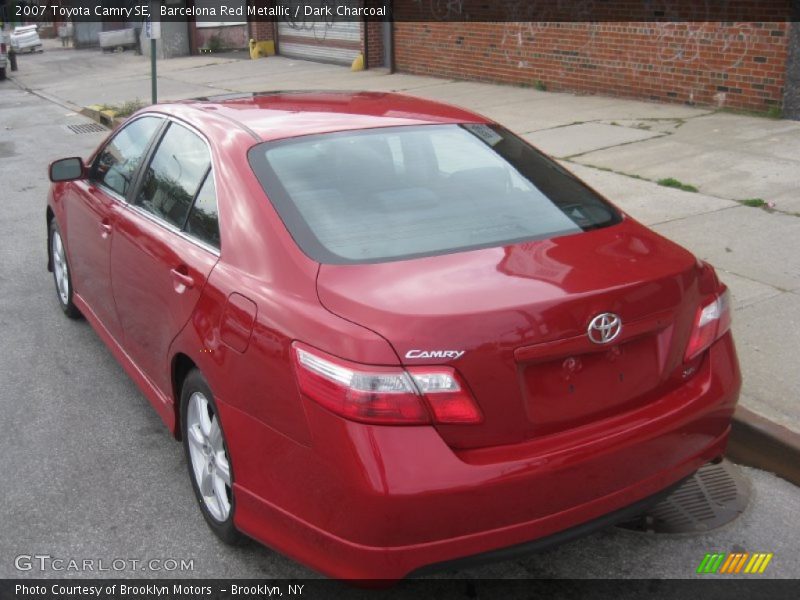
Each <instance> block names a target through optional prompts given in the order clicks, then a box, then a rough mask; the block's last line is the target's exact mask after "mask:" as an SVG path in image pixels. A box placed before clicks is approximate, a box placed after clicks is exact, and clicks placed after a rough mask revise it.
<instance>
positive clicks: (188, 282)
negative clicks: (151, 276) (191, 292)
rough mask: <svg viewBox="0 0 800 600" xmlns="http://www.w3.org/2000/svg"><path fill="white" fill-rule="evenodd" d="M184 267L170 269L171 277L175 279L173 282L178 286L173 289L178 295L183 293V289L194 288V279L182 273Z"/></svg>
mask: <svg viewBox="0 0 800 600" xmlns="http://www.w3.org/2000/svg"><path fill="white" fill-rule="evenodd" d="M183 269H185V267H176V268H175V269H172V270H171V271H170V273H172V277H173V278H174V279H175V282H176V283H177V284H178V285H177V286H176V287H175V291H176V292H178V293H179V294H181V293H183V291H184V290H183V288H185V289H191V288H193V287H194V278H192V276H191V275H188V274H186V273H184V272H183Z"/></svg>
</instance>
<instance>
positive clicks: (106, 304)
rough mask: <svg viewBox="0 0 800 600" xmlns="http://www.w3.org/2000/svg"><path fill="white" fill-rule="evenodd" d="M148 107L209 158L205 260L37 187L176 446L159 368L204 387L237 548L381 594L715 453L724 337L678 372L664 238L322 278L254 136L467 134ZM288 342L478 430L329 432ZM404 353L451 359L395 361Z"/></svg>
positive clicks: (305, 110) (289, 102) (334, 420)
mask: <svg viewBox="0 0 800 600" xmlns="http://www.w3.org/2000/svg"><path fill="white" fill-rule="evenodd" d="M146 112H147V113H148V114H161V115H163V116H169V118H171V119H175V120H178V121H182V122H185V123H187V124H188V125H190V126H192V127H194V128H196V129H197V130H199V131H201V132H202V133H203V135H204V137H205V138H206V140H207V141H208V143H209V146H210V148H211V152H212V164H213V169H214V173H215V178H216V182H217V190H216V193H217V198H218V208H219V222H220V230H221V238H222V249H221V252H220V253H219V255H217V254H215V253H213V252H209V251H208V250H206V249H204V248H202V247H200V246H198V245H196V244H194V243H192V242H191V241H189V240H187V239H184V238H183V237H181V236H178V235H176V234H175V233H174V232H172V231H170V230H169V229H167V228H165V227H163V226H161V225H160V224H159V223H157V222H155V221H153V220H151V219H148V218H145V217H143V216H142V215H141V214H140V213H138V212H136V211H134V210H132V209H131V208H130V207H128V206H125V205H123V204H122V203H119V202H117V201H116V200H114V199H113V198H108V197H103V192H102V190H100V189H98V188H97V187H95V186H94V185H93V184H91V183H88V182H87V181H84V180H80V181H77V182H69V183H57V184H54V185H53V187H52V190H51V195H50V199H49V207H50V210H51V211H52V214H53V216H54V218H55V219H56V220H57V222H58V223H59V226H60V228H61V229H62V231H63V232H64V234H65V239H66V247H67V248H66V249H67V254H68V258H69V261H70V264H71V265H72V273H73V287H74V290H75V303H76V305H77V306H78V308H79V309H80V310H81V311H82V312H83V313H84V315H85V316H86V317H87V319H88V320H89V322H90V323H91V324H92V326H93V327H94V328H95V329H96V330H97V331H98V333H99V334H100V336H101V337H102V339H103V340H104V341H105V342H106V343H107V344H108V345H109V347H110V348H111V349H112V351H113V352H114V354H115V356H116V357H117V358H118V359H119V360H120V362H121V363H122V364H123V366H124V367H125V369H126V371H127V372H128V373H129V374H130V375H131V376H132V377H133V379H134V380H135V381H136V382H137V384H139V386H140V387H141V388H142V390H143V391H144V393H145V394H146V395H147V396H148V398H149V399H150V401H151V402H152V403H153V405H154V406H155V407H156V409H157V410H158V411H159V414H160V415H161V416H162V418H163V419H164V421H165V423H166V424H167V426H168V427H169V428H170V429H171V430H172V432H173V433H174V434H176V435H177V434H178V431H179V427H178V420H179V418H180V416H179V414H178V408H177V404H178V401H177V399H178V398H179V386H180V381H179V380H177V378H176V373H179V372H180V366H181V365H185V364H187V363H189V364H193V365H194V366H196V367H197V368H198V369H200V370H201V371H202V372H203V374H204V375H205V377H206V379H207V380H208V382H209V385H210V387H211V389H212V390H213V392H214V395H215V399H216V404H217V406H218V409H219V416H220V420H221V422H222V424H223V429H224V430H225V432H226V437H227V443H228V450H229V453H230V460H231V465H232V468H233V472H234V499H235V513H234V523H235V524H236V526H237V527H238V528H239V529H240V530H242V531H243V532H245V533H247V534H248V535H250V536H252V537H254V538H256V539H257V540H259V541H261V542H263V543H265V544H267V545H269V546H272V547H274V548H276V549H278V550H280V551H281V552H284V553H286V554H288V555H290V556H292V557H294V558H296V559H297V560H300V561H302V562H304V563H305V564H308V565H310V566H312V567H313V568H315V569H318V570H319V571H321V572H323V573H326V574H328V575H331V576H335V577H353V578H389V579H394V578H399V577H403V576H404V575H406V574H408V573H409V572H411V571H413V570H415V569H417V568H420V567H423V566H425V565H429V564H431V563H438V562H442V561H447V560H452V559H455V558H459V557H464V556H469V555H472V554H475V553H480V552H485V551H490V550H494V549H497V548H502V547H506V546H510V545H514V544H518V543H521V542H525V541H528V540H532V539H536V538H540V537H543V536H547V535H550V534H552V533H554V532H558V531H561V530H564V529H567V528H570V527H572V526H575V525H578V524H581V523H585V522H587V521H590V520H592V519H594V518H597V517H599V516H601V515H603V514H606V513H608V512H611V511H614V510H616V509H618V508H621V507H624V506H627V505H629V504H631V503H633V502H636V501H638V500H641V499H643V498H646V497H647V496H650V495H652V494H654V493H656V492H658V491H660V490H663V489H665V488H667V487H668V486H670V485H671V484H674V483H675V482H677V481H679V480H680V479H682V478H684V477H686V476H687V475H689V474H691V473H692V472H693V471H694V470H696V469H697V468H698V467H700V466H701V465H702V464H703V463H705V462H707V461H709V460H712V459H714V458H716V457H718V456H720V455H721V454H722V453H723V451H724V448H725V444H726V441H727V436H728V433H729V428H730V420H731V417H732V414H733V411H734V408H735V404H736V400H737V396H738V392H739V388H740V384H741V381H740V373H739V368H738V363H737V359H736V353H735V349H734V345H733V340H732V337H731V334H730V333H726V334H725V335H723V336H722V337H721V338H720V339H718V340H717V341H716V342H715V343H714V344H713V345H712V346H711V347H710V348H709V349H708V350H707V351H706V352H704V353H703V355H702V356H701V357H699V358H698V359H695V360H694V361H692V362H691V364H689V365H687V364H685V363H684V362H683V353H684V350H685V348H686V343H687V341H688V339H689V336H690V333H691V330H692V327H693V323H694V319H695V315H696V311H697V309H698V306H700V304H701V303H702V302H703V301H704V300H705V299H707V298H708V296H709V295H713V294H715V293H717V292H718V291H719V287H720V284H719V283H718V281H717V279H716V277H715V276H714V275H713V272H712V271H711V270H710V268H709V267H707V266H705V265H703V264H701V263H699V262H698V261H697V260H696V259H695V258H694V257H692V255H691V254H689V253H688V252H686V251H685V250H683V249H681V248H680V247H678V246H676V245H675V244H673V243H672V242H670V241H668V240H666V239H664V238H662V237H660V236H658V235H657V234H655V233H653V232H651V231H649V230H647V229H646V228H645V227H643V226H642V225H640V224H638V223H636V222H635V221H634V220H633V219H630V218H629V217H627V216H626V217H625V218H624V219H623V221H622V222H621V223H620V224H618V225H614V226H611V227H607V228H604V229H598V230H594V231H589V232H585V233H580V234H576V235H569V236H563V237H557V238H552V239H545V240H539V241H534V242H526V243H521V244H513V245H509V246H505V247H497V248H489V249H482V250H474V251H469V252H458V253H453V254H445V255H440V256H431V257H428V258H417V259H413V260H400V261H393V262H388V263H383V264H363V265H320V264H319V263H317V262H315V261H313V260H312V259H311V258H309V257H308V256H306V255H305V254H304V253H303V252H302V251H301V250H300V248H299V247H298V245H297V244H296V243H295V241H294V240H293V238H292V236H291V235H290V233H289V231H288V230H287V228H286V227H285V226H284V224H283V222H282V221H281V219H280V217H279V215H278V213H277V212H276V211H275V209H274V208H273V206H272V205H271V203H270V202H269V200H268V198H267V197H266V194H265V192H264V190H263V188H262V187H261V185H260V183H259V181H258V180H257V178H256V176H255V175H254V173H253V171H252V169H251V168H250V166H249V164H248V162H247V151H248V149H249V148H251V147H252V146H253V145H255V144H256V143H258V142H259V141H264V140H275V139H281V138H285V137H293V136H298V135H306V134H311V133H324V132H329V131H340V130H347V129H363V128H369V127H385V126H395V125H409V124H433V123H467V122H471V123H488V121H487V120H486V119H484V118H483V117H480V116H478V115H475V114H473V113H469V112H467V111H464V110H461V109H457V108H453V107H448V106H445V105H442V104H438V103H434V102H428V101H424V100H418V99H414V98H410V97H406V96H399V95H393V94H369V93H362V94H351V93H314V94H311V93H309V94H272V95H263V96H254V97H249V96H248V97H246V98H232V99H228V100H226V101H224V102H216V101H211V100H209V101H199V102H195V103H179V104H174V105H167V106H157V107H153V108H152V109H147V110H146ZM108 226H110V230H109V227H108ZM601 266H602V268H601ZM175 270H177V271H178V275H176V274H175V273H173V271H175ZM188 280H191V282H190V283H191V285H185V284H186V283H187V281H188ZM431 281H436V282H437V285H430V282H431ZM603 311H614V312H616V313H618V314H620V315H621V316H622V318H623V320H624V321H625V323H626V324H627V327H626V330H625V333H624V335H623V336H622V337H621V338H620V341H619V343H617V344H614V345H613V346H612V347H597V346H593V345H592V344H591V343H590V342H588V340H587V338H586V323H587V317H590V316H592V315H594V314H597V313H599V312H603ZM297 340H299V341H302V342H304V343H305V344H308V345H310V346H312V347H315V348H318V349H320V350H322V351H324V352H325V353H328V354H330V355H333V356H336V357H341V358H342V359H346V360H348V361H352V362H354V363H363V364H365V365H393V366H401V365H417V364H422V365H424V364H447V365H450V366H452V367H455V368H456V369H457V370H458V372H459V373H460V374H461V375H462V376H463V377H464V379H465V381H466V382H467V384H468V386H469V387H470V389H471V391H472V393H473V395H474V397H475V400H476V402H477V403H478V405H479V406H480V409H481V411H482V412H483V415H484V420H483V422H482V423H480V424H474V425H424V426H378V425H370V424H364V423H357V422H352V421H348V420H345V419H343V418H342V417H339V416H337V415H335V414H333V413H331V412H329V411H327V410H326V409H324V408H322V407H321V406H320V405H319V404H317V403H316V402H314V401H313V400H311V399H309V398H307V397H305V396H304V395H303V394H301V393H300V391H299V388H298V384H297V381H296V377H295V373H294V370H293V363H292V356H293V355H292V353H293V348H292V343H293V342H295V341H297ZM420 348H447V349H454V350H459V351H462V350H463V351H465V354H464V355H463V356H461V357H460V358H459V359H450V358H446V359H427V360H417V359H413V358H407V357H406V354H407V353H408V352H409V351H410V350H414V349H420ZM575 357H577V364H576V361H575ZM571 359H572V360H571ZM598 389H600V390H601V392H600V393H598ZM548 397H550V398H558V399H559V400H558V402H552V401H551V402H548V401H547V398H548Z"/></svg>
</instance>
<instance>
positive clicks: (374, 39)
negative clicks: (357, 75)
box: [361, 21, 388, 68]
mask: <svg viewBox="0 0 800 600" xmlns="http://www.w3.org/2000/svg"><path fill="white" fill-rule="evenodd" d="M365 30H366V32H367V35H366V38H367V39H366V42H367V43H366V44H364V31H365ZM361 48H362V50H361V51H362V52H365V55H366V57H367V67H368V68H372V67H383V66H388V65H384V64H383V63H384V56H383V23H381V22H380V21H369V22H366V23H364V24H362V26H361Z"/></svg>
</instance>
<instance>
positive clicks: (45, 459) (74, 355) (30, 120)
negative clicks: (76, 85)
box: [0, 81, 800, 578]
mask: <svg viewBox="0 0 800 600" xmlns="http://www.w3.org/2000/svg"><path fill="white" fill-rule="evenodd" d="M88 122H89V121H88V119H86V118H84V117H82V116H80V115H77V114H75V113H74V112H72V111H69V110H66V109H65V108H64V107H62V106H59V105H57V104H54V103H52V102H48V101H46V100H43V99H42V98H40V97H38V96H36V95H33V94H30V93H27V92H24V91H22V90H20V89H19V88H18V87H17V86H16V85H15V84H14V83H13V82H11V81H4V82H0V207H2V211H3V216H2V219H0V265H1V266H0V414H1V415H2V417H0V457H2V465H3V469H2V477H1V478H0V507H1V508H0V516H1V517H2V518H0V578H11V577H62V576H65V575H66V576H76V575H77V576H101V577H110V576H116V577H119V576H127V577H177V576H181V577H235V578H240V577H241V578H305V577H315V576H316V575H315V574H314V573H312V572H310V571H309V570H307V569H306V568H304V567H302V566H301V565H299V564H297V563H295V562H294V561H292V560H290V559H288V558H286V557H283V556H281V555H280V554H277V553H275V552H273V551H271V550H269V549H267V548H264V547H262V546H260V545H258V544H256V543H252V544H250V545H248V546H245V547H243V548H230V547H226V546H224V545H223V544H222V543H220V542H219V541H217V539H216V538H215V537H214V536H213V535H212V534H211V532H210V531H209V530H208V528H207V527H206V525H205V523H204V521H203V519H202V517H201V515H200V512H199V510H198V509H197V508H196V506H195V503H194V498H193V494H192V490H191V487H190V484H189V479H188V476H187V472H186V466H185V463H184V459H183V454H182V449H181V446H180V444H178V443H177V442H175V441H174V440H173V439H172V438H171V436H170V435H169V433H168V432H167V430H166V428H165V427H164V426H163V425H162V423H161V421H160V419H159V417H158V416H157V415H156V413H155V411H154V410H153V409H152V408H151V407H150V405H149V404H148V403H147V401H146V400H145V398H144V396H143V395H142V394H141V393H140V392H139V391H138V389H137V388H136V386H135V385H134V384H133V382H132V381H131V380H130V379H129V378H128V377H127V376H126V375H125V374H124V372H123V370H122V368H121V367H120V366H119V365H118V364H117V362H116V361H115V359H114V358H113V356H112V355H111V353H110V351H109V350H108V349H107V348H106V347H105V346H104V345H103V343H102V342H101V341H100V339H99V338H98V336H97V335H96V334H95V333H94V331H93V330H92V329H91V327H90V326H89V325H88V324H87V323H86V322H85V321H70V320H68V319H66V318H65V317H64V316H63V315H62V314H61V312H60V310H59V308H58V305H57V302H56V298H55V292H54V287H53V281H52V276H51V275H50V273H48V272H47V270H46V243H45V240H46V232H45V206H46V193H47V189H48V185H49V183H48V181H47V175H46V167H47V165H48V163H49V162H50V161H51V160H53V159H56V158H60V157H65V156H75V155H80V156H87V155H88V154H89V153H90V151H91V150H92V149H93V148H94V147H95V146H96V145H97V144H98V143H99V142H100V141H101V140H102V139H103V137H104V134H102V133H89V134H76V133H73V132H72V131H71V130H70V129H68V127H67V126H68V125H72V124H79V123H88ZM744 473H745V476H746V477H747V478H748V480H749V481H750V484H751V486H752V498H751V502H750V505H749V507H748V509H747V510H746V511H745V513H744V514H743V515H742V516H741V517H740V518H738V519H737V520H736V521H734V522H732V523H730V524H729V525H727V526H725V527H723V528H721V529H718V530H715V531H712V532H708V533H705V534H702V535H679V536H668V535H654V534H639V533H634V532H630V531H624V530H619V529H609V530H606V531H603V532H600V533H597V534H595V535H592V536H590V537H588V538H584V539H582V540H579V541H576V542H573V543H570V544H567V545H563V546H560V547H558V548H554V549H552V550H550V551H547V552H544V553H541V554H537V555H533V556H529V557H524V558H521V559H516V560H512V561H506V562H502V563H497V564H493V565H487V566H483V567H480V568H472V569H466V570H460V571H449V572H444V573H440V574H437V575H434V576H433V577H457V578H481V577H497V578H561V577H571V578H653V577H664V578H686V577H694V576H696V575H695V569H696V567H697V565H698V564H699V562H700V560H701V559H702V558H703V556H704V554H705V553H707V552H734V551H747V552H773V553H774V554H775V557H774V559H773V561H772V563H771V564H770V566H769V568H768V570H767V571H766V573H765V574H764V575H763V577H784V578H788V577H797V576H798V574H800V535H798V533H799V531H800V527H799V526H798V524H797V519H796V511H797V506H798V505H800V504H798V501H800V490H798V488H796V487H795V486H793V485H791V484H789V483H787V482H786V481H783V480H781V479H779V478H777V477H775V476H774V475H771V474H769V473H765V472H762V471H757V470H753V469H744ZM33 555H47V556H50V557H52V558H62V559H76V560H79V561H83V560H85V559H89V560H94V561H96V562H95V563H94V564H95V565H98V564H99V562H97V561H100V560H102V561H104V564H105V565H106V566H108V565H109V564H111V563H112V561H114V560H115V559H117V560H122V561H125V562H126V565H127V566H126V568H124V569H123V570H121V571H115V570H111V571H105V572H97V571H93V572H84V573H78V574H76V573H73V572H64V571H53V570H44V571H42V570H40V569H39V568H38V564H39V563H37V562H36V561H32V562H33V566H32V568H31V569H30V570H25V571H21V570H19V569H18V567H19V566H22V567H25V565H26V564H28V561H27V559H26V558H25V557H26V556H33ZM20 556H22V557H23V558H22V559H21V561H22V562H20V559H19V557H20ZM153 559H155V560H158V561H161V562H160V563H156V567H159V565H160V570H159V569H158V568H156V569H155V570H150V569H147V568H145V570H142V566H141V565H142V563H141V562H139V563H135V564H136V567H133V566H131V565H133V564H134V563H133V562H132V561H136V560H138V561H149V560H153ZM169 560H175V561H177V562H178V564H179V563H180V561H184V563H185V564H187V563H190V564H191V569H189V570H185V571H180V570H169V571H167V570H164V569H165V568H168V567H171V566H174V565H173V563H171V562H169ZM45 562H46V561H45ZM120 564H121V563H117V565H120ZM187 566H188V565H187ZM705 577H714V576H705Z"/></svg>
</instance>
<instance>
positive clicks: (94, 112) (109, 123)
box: [78, 106, 125, 129]
mask: <svg viewBox="0 0 800 600" xmlns="http://www.w3.org/2000/svg"><path fill="white" fill-rule="evenodd" d="M78 112H79V113H80V114H82V115H83V116H84V117H89V118H90V119H92V120H93V121H97V122H98V123H100V124H101V125H104V126H106V127H108V128H109V129H116V128H117V127H119V126H120V125H121V124H122V123H124V122H125V118H124V117H118V116H117V115H116V113H115V112H114V111H112V110H100V109H99V108H98V107H97V106H84V107H83V108H81V109H80V110H79V111H78Z"/></svg>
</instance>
